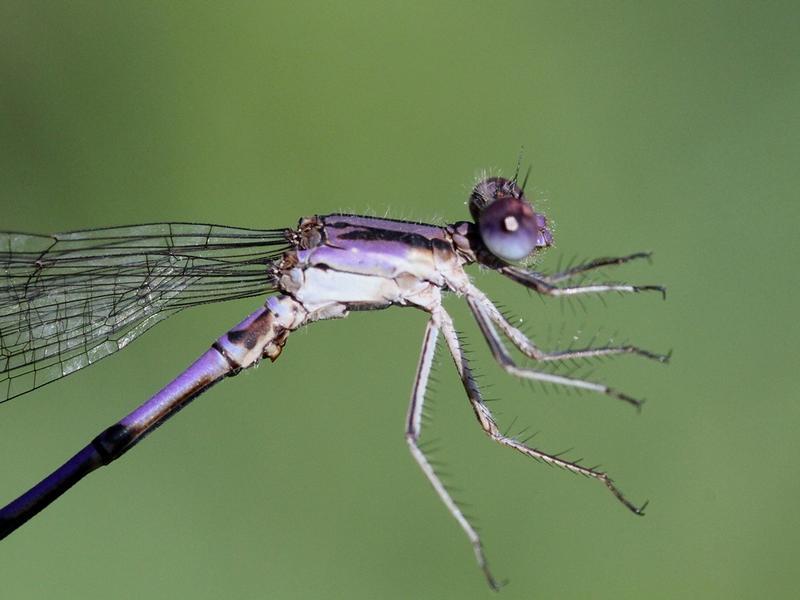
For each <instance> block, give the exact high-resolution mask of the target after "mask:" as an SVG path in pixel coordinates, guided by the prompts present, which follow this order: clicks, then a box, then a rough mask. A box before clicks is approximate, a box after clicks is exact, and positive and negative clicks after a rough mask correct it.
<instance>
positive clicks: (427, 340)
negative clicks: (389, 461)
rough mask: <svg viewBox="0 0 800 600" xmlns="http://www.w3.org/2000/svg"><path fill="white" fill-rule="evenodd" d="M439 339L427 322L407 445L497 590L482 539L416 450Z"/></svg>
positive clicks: (410, 413) (407, 419)
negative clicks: (465, 535)
mask: <svg viewBox="0 0 800 600" xmlns="http://www.w3.org/2000/svg"><path fill="white" fill-rule="evenodd" d="M438 337H439V326H438V325H437V324H436V322H435V320H434V318H431V320H430V321H428V326H427V328H426V330H425V337H424V339H423V341H422V351H421V353H420V357H419V364H418V365H417V374H416V377H415V378H414V388H413V390H412V392H411V403H410V404H409V407H408V416H407V418H406V442H407V443H408V447H409V449H410V450H411V455H412V456H413V457H414V460H416V461H417V464H419V466H420V468H421V469H422V472H423V473H424V474H425V477H427V478H428V481H430V483H431V485H432V486H433V489H434V490H435V491H436V493H437V494H438V496H439V498H440V499H441V500H442V502H444V505H445V506H446V507H447V510H449V511H450V514H451V515H453V517H454V518H455V520H456V521H458V524H459V525H460V526H461V528H462V529H463V530H464V533H466V534H467V538H469V541H470V543H471V544H472V550H473V551H474V552H475V558H476V559H477V561H478V565H479V566H480V568H481V570H482V571H483V574H484V575H485V576H486V580H487V582H488V583H489V586H490V587H491V588H492V589H493V590H498V589H500V585H499V584H498V582H497V581H496V580H495V579H494V577H493V576H492V573H491V571H490V570H489V565H488V562H487V561H486V555H485V554H484V552H483V546H482V544H481V539H480V536H479V535H478V532H477V531H475V528H474V527H473V526H472V524H471V523H470V522H469V520H468V519H467V517H466V516H465V515H464V513H463V512H462V511H461V509H460V508H459V507H458V505H457V504H456V503H455V501H454V500H453V498H452V497H451V496H450V494H449V493H448V491H447V489H446V488H445V486H444V484H443V483H442V481H441V479H439V477H438V476H437V475H436V471H435V470H434V468H433V466H432V465H431V463H430V462H429V461H428V459H427V457H426V456H425V453H424V452H423V451H422V449H421V448H420V447H419V437H420V432H421V429H422V407H423V404H424V402H425V389H426V387H427V385H428V378H429V376H430V373H431V364H432V363H433V357H434V354H435V353H436V340H437V338H438Z"/></svg>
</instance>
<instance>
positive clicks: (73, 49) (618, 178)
mask: <svg viewBox="0 0 800 600" xmlns="http://www.w3.org/2000/svg"><path fill="white" fill-rule="evenodd" d="M799 28H800V9H798V5H797V3H796V2H783V3H781V2H769V3H750V2H677V3H676V2H655V3H653V2H597V3H589V2H551V3H542V2H504V3H497V2H495V3H475V2H438V3H435V4H433V3H429V2H416V3H411V2H406V3H398V4H391V5H390V4H383V3H380V4H376V3H372V2H347V3H344V4H338V3H292V4H291V5H289V4H288V3H287V4H285V5H284V4H273V3H251V2H245V3H225V4H222V3H219V4H215V3H205V2H202V3H201V2H182V3H159V2H129V3H119V2H113V3H111V2H100V1H96V2H70V3H62V2H31V1H24V2H22V1H10V0H5V1H4V2H2V3H1V4H0V47H1V48H2V50H0V229H6V230H25V231H36V232H52V231H64V230H70V229H76V228H86V227H95V226H104V225H117V224H129V223H139V222H149V221H167V220H190V221H207V222H215V223H224V224H229V225H240V226H248V227H263V228H269V227H283V226H292V225H294V224H295V222H296V220H297V218H298V217H300V216H302V215H309V214H315V213H328V212H336V211H352V212H359V213H367V214H378V215H384V214H388V215H389V216H391V217H395V218H410V219H418V220H422V221H432V222H437V223H442V222H446V221H452V220H458V219H462V218H465V216H466V212H465V207H464V201H465V199H466V196H467V193H468V191H469V189H470V187H471V185H472V183H473V181H474V178H475V177H476V176H477V175H479V174H480V173H481V171H482V170H483V169H491V170H492V172H498V170H499V171H500V172H503V173H506V174H510V173H513V170H514V167H515V165H516V162H517V156H518V155H519V153H520V150H521V148H523V147H524V154H523V161H522V162H523V166H527V165H531V166H532V172H531V183H530V190H531V197H532V198H533V199H534V201H535V202H536V204H537V207H539V208H541V209H543V210H544V212H545V213H546V214H547V215H548V216H549V218H550V219H551V220H552V221H553V222H554V223H555V236H556V240H557V245H556V248H555V249H554V250H551V251H550V252H549V253H548V254H547V256H546V257H545V259H544V261H543V263H542V265H541V266H542V268H543V269H547V268H553V267H554V266H555V265H556V264H557V263H558V260H559V257H561V258H562V259H569V258H571V257H574V256H577V257H579V258H588V257H592V256H599V255H609V254H621V253H627V252H631V251H636V250H643V249H648V250H654V251H655V252H656V254H655V260H654V263H653V265H652V266H648V265H647V264H642V265H633V266H630V267H626V268H625V269H622V270H620V271H618V272H613V273H609V276H611V277H619V278H624V279H628V280H632V281H636V282H641V283H663V284H665V285H666V286H668V288H669V298H668V300H667V302H662V301H661V300H660V299H659V298H657V297H655V296H649V297H648V296H642V295H640V296H636V297H616V296H615V297H611V298H608V300H607V302H606V305H604V303H603V302H601V301H599V300H597V299H588V300H586V301H585V302H584V303H583V305H579V304H571V305H562V304H560V303H559V302H554V301H547V302H540V301H539V300H538V299H537V298H535V297H531V296H530V295H529V294H528V293H527V292H526V291H525V290H522V289H519V288H518V287H517V286H515V285H514V284H512V283H511V282H509V281H507V280H504V279H503V278H501V277H499V276H495V275H492V274H488V273H487V274H481V273H478V271H477V270H476V271H475V275H476V279H477V281H478V282H479V284H480V286H481V287H482V288H483V289H484V290H486V291H487V292H488V293H489V294H490V295H491V296H492V297H494V298H496V299H497V300H498V301H500V302H501V303H502V304H504V305H505V306H507V307H508V308H509V309H510V310H511V311H512V312H514V313H515V314H517V315H519V316H521V317H524V318H525V319H526V323H528V324H529V330H530V332H531V334H532V335H535V336H536V339H537V340H541V341H542V343H543V344H544V345H546V346H557V345H558V344H559V342H562V345H563V344H565V343H568V342H569V341H570V339H571V338H572V336H576V337H577V338H579V339H580V340H588V339H590V338H591V337H592V335H593V334H594V333H595V332H597V331H600V332H601V333H600V336H601V337H602V336H609V335H612V334H614V332H615V331H617V330H619V331H620V336H617V338H616V339H619V338H620V337H622V338H624V339H629V340H632V341H635V342H637V343H640V344H642V345H644V346H647V347H648V348H652V349H654V350H656V351H666V350H669V349H670V348H672V349H673V350H674V353H675V354H674V359H673V363H672V364H671V365H670V366H668V367H664V366H661V365H658V364H653V363H649V362H647V361H644V360H637V359H636V358H630V357H623V358H622V359H620V360H618V361H615V362H613V363H609V364H606V365H604V366H603V367H602V368H600V369H598V371H597V372H596V373H595V377H598V378H601V379H603V380H605V381H608V382H610V383H612V384H613V385H615V386H617V387H620V388H622V389H624V390H625V391H628V392H629V393H631V394H634V395H639V396H644V397H646V398H647V399H648V403H647V405H646V407H645V410H644V411H643V413H642V414H641V415H637V414H635V411H633V410H631V409H630V408H629V407H627V406H624V405H620V403H617V402H614V401H612V400H610V399H608V398H605V397H601V396H597V395H591V394H586V395H581V396H575V395H574V394H573V395H565V394H563V393H562V394H555V393H547V394H545V393H542V390H541V389H539V388H534V389H533V390H531V389H529V388H528V387H526V386H522V385H520V384H519V383H518V382H516V381H514V380H512V379H511V378H510V377H508V376H506V375H504V374H503V373H502V372H501V371H500V369H499V368H497V367H496V365H495V364H494V363H493V362H492V360H491V357H490V356H489V354H488V352H487V351H486V349H485V345H484V343H483V342H482V340H481V339H480V334H479V332H478V331H477V328H476V327H475V325H474V323H472V321H471V319H470V318H469V315H468V313H467V311H466V310H465V308H464V306H463V303H462V302H460V301H458V300H457V299H455V298H452V299H450V300H449V301H448V303H447V306H448V307H449V308H450V309H451V310H452V312H453V314H454V317H455V318H456V320H457V323H458V325H459V327H460V328H461V329H462V330H463V331H464V333H465V335H467V336H468V337H469V338H470V340H471V342H472V345H471V347H472V349H473V351H474V352H473V354H472V358H473V360H474V362H475V366H476V370H478V371H479V372H480V373H482V375H483V378H482V379H481V382H482V384H483V385H484V386H485V387H486V388H487V394H488V395H489V396H490V397H493V398H499V399H501V400H499V401H498V402H495V403H494V404H493V405H492V406H493V408H494V409H495V410H496V411H497V412H498V417H499V419H500V421H501V423H502V424H503V425H504V426H508V425H510V424H511V423H512V422H514V431H516V430H517V429H520V428H522V427H523V426H525V425H530V426H531V427H532V430H535V431H539V432H540V433H539V435H538V437H537V438H536V439H535V442H536V444H537V445H538V446H540V447H542V448H544V449H549V450H551V451H560V450H564V449H565V448H569V447H574V448H575V450H573V451H572V452H571V453H570V455H571V456H572V457H575V458H577V457H578V456H583V457H585V458H586V460H587V462H588V463H590V464H591V463H602V465H603V466H604V468H606V469H607V470H608V471H609V472H610V473H611V474H612V475H613V476H614V477H615V480H616V481H617V483H618V484H619V485H620V486H621V487H622V489H623V490H624V491H625V492H626V493H628V494H629V495H630V496H631V497H632V498H633V499H634V500H635V501H643V500H645V499H647V498H649V499H650V500H651V505H650V508H649V510H648V515H647V516H646V517H645V518H644V519H639V518H636V517H634V516H632V515H630V514H629V513H628V512H626V511H625V510H624V508H622V507H621V506H620V505H619V504H618V503H617V502H616V501H614V499H613V498H612V497H611V496H610V494H608V493H607V492H606V491H605V490H604V489H603V488H602V486H601V485H599V484H597V483H595V482H592V481H588V480H585V479H583V478H580V477H576V476H573V475H570V474H568V473H565V472H561V471H558V470H554V469H550V468H547V467H545V466H542V465H537V464H535V463H533V462H532V461H530V460H528V459H526V458H525V457H523V456H521V455H518V454H515V453H513V452H511V451H509V450H506V449H503V448H500V447H499V446H496V445H494V444H493V443H492V442H490V441H489V440H488V439H487V438H485V436H483V434H482V433H481V431H480V429H479V428H478V426H477V425H476V423H475V422H474V417H473V416H472V413H471V410H470V408H469V406H468V404H467V401H466V399H465V398H464V396H463V392H462V390H461V388H460V385H459V383H458V381H457V378H456V376H455V373H454V370H453V368H452V365H451V362H450V361H449V359H446V358H444V357H442V358H441V359H440V361H439V362H440V366H439V368H438V379H439V381H438V383H437V384H436V385H435V386H434V389H433V390H432V391H431V393H430V394H429V395H430V397H431V399H432V400H433V401H434V407H433V410H432V413H431V414H432V417H433V420H434V424H433V426H432V427H431V428H430V430H428V435H427V439H430V438H436V439H438V440H440V445H441V446H442V447H443V448H442V450H441V451H439V453H437V454H436V455H435V458H437V459H438V460H440V461H441V462H443V463H444V465H445V466H444V469H443V470H444V471H446V472H447V473H448V475H447V477H446V480H447V481H448V482H449V483H450V484H451V485H453V486H454V487H456V488H458V490H459V491H458V492H457V493H456V497H457V499H459V500H461V501H463V502H465V503H469V504H470V505H471V506H470V509H469V512H470V513H471V514H473V515H475V516H476V517H477V519H478V522H479V524H480V526H481V529H482V531H483V535H484V541H485V546H486V550H487V553H488V555H489V558H490V561H491V564H492V566H493V567H494V570H495V572H496V574H497V576H498V577H500V578H508V579H510V585H509V586H508V587H506V588H505V589H504V590H503V592H502V597H504V598H531V597H535V598H587V597H592V598H605V597H608V598H678V597H682V598H686V597H694V598H723V597H724V598H733V597H736V598H753V597H771V598H776V597H793V596H794V594H793V593H792V592H793V590H795V592H796V587H797V584H796V577H795V570H796V566H795V565H796V562H797V558H796V554H795V553H796V552H797V548H798V542H800V532H799V531H798V525H797V523H798V520H800V519H799V518H798V516H797V510H796V505H797V498H798V496H799V495H800V485H799V484H798V476H797V474H798V468H797V466H796V463H795V460H796V459H797V453H798V452H797V451H798V443H797V424H798V418H799V417H800V402H798V394H797V384H796V382H795V381H794V380H793V379H792V376H791V369H793V368H796V362H797V357H798V351H797V349H796V348H795V346H794V344H795V343H796V342H797V339H798V333H800V332H799V331H798V325H797V319H796V311H795V310H794V308H795V305H796V301H797V300H796V293H797V284H796V281H797V275H796V273H795V271H794V269H795V267H796V265H795V262H796V258H797V242H796V229H797V226H796V223H797V220H798V217H800V208H799V205H798V201H797V199H798V192H797V190H798V189H799V188H800V175H798V172H799V171H800V167H799V166H798V152H799V151H800V122H799V119H800V117H799V116H798V114H799V112H798V107H800V36H798V34H797V32H798V31H799V30H800V29H799ZM260 302H261V301H260V300H258V299H252V300H250V301H244V302H238V303H232V304H224V305H217V306H210V307H205V308H201V309H196V310H193V311H190V312H187V313H183V314H180V315H178V316H176V317H174V318H172V319H171V320H169V321H168V322H167V323H164V324H162V325H161V326H159V327H158V328H157V329H156V330H155V331H153V332H151V333H149V334H147V335H145V336H144V337H143V338H141V339H140V340H139V341H137V343H135V344H133V345H132V346H131V347H130V348H128V349H126V351H125V352H123V353H121V354H117V355H115V356H113V357H112V358H109V359H108V360H106V361H103V362H102V363H101V364H100V365H98V366H96V367H95V368H92V369H88V370H85V371H82V372H80V373H77V374H75V375H74V376H72V377H69V378H68V379H66V380H63V381H61V382H59V383H57V384H54V385H51V386H48V387H46V388H44V389H42V390H39V391H37V392H35V393H33V394H30V395H28V396H25V397H22V398H19V399H17V400H15V401H13V402H10V403H8V404H6V405H3V406H2V407H0V453H2V456H3V459H2V468H0V496H2V498H0V501H3V502H4V501H6V500H10V499H12V498H13V497H15V496H16V495H17V494H19V493H20V492H22V491H24V490H25V489H27V488H28V487H29V486H30V485H31V484H33V483H34V482H35V481H37V480H38V479H39V478H40V477H42V476H43V475H45V474H46V473H48V472H49V471H50V470H52V469H53V468H54V467H55V466H57V465H58V464H60V463H61V462H62V461H63V460H65V459H66V458H67V457H68V456H71V455H72V453H73V452H74V451H76V450H77V449H78V448H79V447H80V446H82V445H83V444H84V443H86V442H87V441H88V440H89V439H91V438H92V437H93V436H94V435H95V434H97V433H98V432H99V431H100V430H102V429H103V428H105V427H106V426H107V425H109V424H111V423H112V422H114V421H115V420H116V419H118V418H119V417H121V416H122V415H123V414H125V413H126V412H128V411H129V410H130V409H131V408H133V407H134V406H135V405H137V404H139V403H140V402H141V401H143V400H144V399H146V398H147V397H148V396H149V395H150V394H151V393H153V392H154V391H155V390H157V389H158V388H159V387H160V386H161V385H162V384H164V383H165V382H167V381H168V380H169V379H170V378H172V377H173V376H174V375H175V374H176V373H178V372H179V370H180V369H182V368H183V367H184V366H185V365H187V364H188V363H189V362H190V361H191V360H192V359H194V357H195V356H197V355H198V354H199V353H200V352H202V351H204V350H205V349H206V348H207V346H208V344H209V343H210V342H211V341H212V340H213V339H214V338H215V337H216V336H217V335H219V334H220V333H221V332H223V331H225V330H226V329H227V328H228V327H229V326H231V325H232V324H234V323H236V322H238V321H239V320H240V319H241V318H242V316H243V315H245V314H247V313H249V312H250V311H251V310H252V309H253V308H254V307H255V306H257V305H258V304H259V303H260ZM424 322H425V316H424V314H422V313H418V312H415V311H402V310H391V311H385V312H380V313H360V314H355V315H352V316H351V317H350V318H349V319H347V320H346V321H336V322H328V323H321V324H318V325H314V326H313V327H310V328H309V329H308V330H307V331H303V332H301V333H298V334H296V335H295V336H293V337H292V338H291V339H290V340H289V343H288V346H287V349H286V352H285V353H284V355H283V356H282V357H281V359H280V360H279V361H278V362H276V363H275V364H267V365H263V366H262V367H261V368H259V369H257V370H254V371H252V372H248V373H246V374H244V375H242V376H240V377H237V378H236V379H233V380H229V381H226V382H225V383H224V384H222V385H220V386H218V387H216V388H214V389H213V390H212V391H211V392H209V393H208V394H206V395H205V396H203V397H202V398H201V399H199V400H198V401H197V402H195V404H193V405H192V407H191V408H190V409H188V410H186V411H184V412H183V413H181V414H180V415H179V417H178V418H176V419H175V420H174V421H173V422H170V423H169V424H167V425H165V426H164V427H163V428H161V429H160V430H159V431H158V432H157V433H156V434H154V435H153V436H152V437H150V438H149V439H148V440H147V441H146V443H143V444H142V445H141V446H138V447H137V448H136V450H135V451H134V452H131V453H130V454H128V455H126V456H125V458H124V459H123V460H121V461H119V462H118V463H115V464H114V466H112V467H111V468H108V469H103V470H101V471H99V472H98V473H96V474H94V475H92V476H91V477H89V478H88V479H87V480H85V481H83V482H82V483H80V484H79V485H78V486H77V487H76V488H75V489H74V490H72V491H71V492H70V493H68V494H67V495H66V496H65V497H64V498H62V499H61V500H59V501H58V502H56V503H55V504H54V505H53V506H52V507H50V508H49V509H47V510H46V511H45V512H43V513H42V514H41V515H40V516H38V517H37V518H35V519H34V520H33V521H32V522H31V523H30V524H28V525H27V526H25V527H24V528H23V529H21V530H19V531H18V532H16V533H14V534H13V535H12V536H11V537H9V538H8V539H7V540H5V541H4V542H3V543H2V544H0V581H2V584H0V585H2V596H3V597H4V598H15V599H24V598H84V599H88V598H107V597H114V598H142V597H147V598H176V597H177V598H196V599H199V598H220V597H226V598H488V597H491V592H489V590H488V589H487V587H486V585H485V583H484V581H483V579H482V576H481V573H480V571H479V569H478V568H477V567H476V565H475V564H474V561H473V557H472V553H471V550H470V547H469V545H468V543H467V541H466V539H465V538H464V536H463V534H462V532H461V531H460V529H459V528H458V527H457V525H456V523H455V522H454V521H453V520H452V519H451V517H450V516H449V515H448V514H447V513H446V511H445V509H444V508H443V506H442V505H441V504H440V502H439V501H438V499H437V498H436V497H435V495H434V493H433V491H432V490H431V489H430V487H429V485H428V484H427V482H426V481H425V479H424V478H423V476H422V475H421V473H419V472H418V469H417V467H416V465H415V464H414V462H413V460H412V459H411V457H410V456H409V455H408V451H407V448H406V445H405V443H404V441H403V436H402V433H403V427H404V417H405V412H406V406H407V402H408V396H409V391H410V387H411V381H412V377H413V373H414V369H415V363H416V360H417V356H418V352H419V344H420V341H421V336H422V331H423V327H424ZM515 418H516V421H514V419H515Z"/></svg>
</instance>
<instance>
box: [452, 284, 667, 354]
mask: <svg viewBox="0 0 800 600" xmlns="http://www.w3.org/2000/svg"><path fill="white" fill-rule="evenodd" d="M466 297H467V302H468V303H469V307H470V309H471V310H472V314H474V315H475V318H476V319H478V324H479V325H480V326H481V329H483V325H481V317H480V316H479V313H483V315H484V316H485V317H488V318H489V319H491V320H492V321H493V322H494V323H495V324H496V325H497V326H498V327H500V329H501V330H502V331H503V333H504V334H505V335H506V337H508V339H509V340H511V343H512V344H514V346H516V347H517V348H518V349H519V351H520V352H522V354H524V355H525V356H527V357H528V358H532V359H533V360H538V361H542V362H546V361H554V360H570V359H579V358H594V357H601V356H613V355H615V354H636V355H639V356H644V357H645V358H649V359H651V360H655V361H658V362H669V358H670V357H669V355H666V354H656V353H654V352H650V351H649V350H645V349H643V348H639V347H637V346H631V345H625V346H603V347H599V348H580V349H577V350H561V351H558V352H545V351H544V350H541V349H540V348H538V347H537V346H536V345H535V344H534V343H533V342H532V341H531V340H530V339H528V337H527V336H526V335H525V334H524V333H522V332H521V331H520V330H519V329H517V328H516V327H514V326H513V325H512V324H511V323H509V322H508V319H506V318H505V317H504V316H503V313H501V312H500V310H498V308H497V307H496V306H495V305H494V303H493V302H492V301H491V300H489V298H488V297H487V296H486V294H484V293H483V292H482V291H480V290H479V289H478V288H476V287H475V286H474V285H470V286H469V287H468V288H467V293H466ZM484 335H485V334H484Z"/></svg>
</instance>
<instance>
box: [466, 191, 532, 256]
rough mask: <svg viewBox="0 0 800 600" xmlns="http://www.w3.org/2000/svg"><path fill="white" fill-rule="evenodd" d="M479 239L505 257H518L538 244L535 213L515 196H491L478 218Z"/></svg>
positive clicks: (525, 254) (495, 252) (492, 251)
mask: <svg viewBox="0 0 800 600" xmlns="http://www.w3.org/2000/svg"><path fill="white" fill-rule="evenodd" d="M478 230H479V231H480V234H481V239H482V240H483V243H484V245H485V246H486V247H487V248H488V249H489V251H490V252H491V253H492V254H494V255H495V256H497V257H498V258H501V259H503V260H506V261H515V260H522V259H523V258H525V257H526V256H528V255H529V254H530V253H531V252H533V251H534V249H535V248H536V246H537V245H539V241H540V235H539V228H538V226H537V223H536V214H535V213H534V212H533V209H532V208H531V205H530V204H528V203H527V202H525V200H521V199H519V198H503V199H501V200H495V201H494V202H492V203H491V204H489V205H488V206H487V207H486V208H484V209H483V211H481V214H480V217H479V218H478Z"/></svg>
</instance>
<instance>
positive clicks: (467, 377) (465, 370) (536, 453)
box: [437, 308, 647, 515]
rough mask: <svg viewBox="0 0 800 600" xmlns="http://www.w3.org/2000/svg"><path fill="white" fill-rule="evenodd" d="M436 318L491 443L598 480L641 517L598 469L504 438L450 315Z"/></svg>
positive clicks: (641, 509)
mask: <svg viewBox="0 0 800 600" xmlns="http://www.w3.org/2000/svg"><path fill="white" fill-rule="evenodd" d="M437 315H438V317H439V321H440V326H441V328H442V334H443V335H444V338H445V341H446V342H447V347H448V349H449V350H450V355H451V356H452V357H453V360H454V361H455V364H456V369H457V370H458V374H459V376H460V377H461V382H462V384H463V385H464V389H465V390H466V392H467V397H468V398H469V402H470V404H471V405H472V410H473V411H474V412H475V416H476V417H477V418H478V422H479V423H480V425H481V428H483V430H484V432H485V433H486V434H487V435H488V436H489V437H490V438H492V439H493V440H494V441H496V442H498V443H499V444H502V445H503V446H508V447H509V448H513V449H514V450H516V451H518V452H521V453H522V454H524V455H526V456H530V457H531V458H534V459H536V460H541V461H544V462H546V463H548V464H550V465H554V466H557V467H561V468H563V469H566V470H568V471H571V472H573V473H578V474H580V475H585V476H587V477H591V478H593V479H597V480H598V481H601V482H602V483H603V484H604V485H605V486H606V487H607V488H608V490H609V491H610V492H611V493H612V494H614V496H615V497H616V498H617V500H619V501H620V502H621V503H622V504H624V505H625V507H626V508H627V509H628V510H630V511H631V512H633V513H634V514H637V515H643V514H644V509H645V507H646V506H647V503H646V502H645V503H644V504H643V505H642V506H636V505H635V504H634V503H633V502H631V501H630V500H628V499H627V498H626V497H625V496H624V495H623V494H622V492H621V491H620V490H619V488H617V486H615V485H614V482H613V481H612V480H611V478H610V477H609V476H608V474H607V473H605V472H603V471H598V470H597V469H593V468H587V467H584V466H583V465H580V464H578V463H577V462H571V461H568V460H564V459H562V458H559V457H558V456H555V455H553V454H547V453H546V452H542V451H541V450H538V449H536V448H532V447H530V446H526V445H525V444H523V443H521V442H519V441H517V440H515V439H513V438H510V437H508V436H506V435H504V434H503V433H502V432H501V431H500V428H499V427H498V425H497V423H496V422H495V420H494V417H493V416H492V413H491V411H490V410H489V408H488V407H487V406H486V404H484V402H483V399H482V398H481V393H480V390H479V389H478V386H477V384H476V383H475V379H474V378H473V376H472V371H471V370H470V367H469V363H468V362H467V359H466V357H465V356H464V354H463V353H462V352H461V346H460V344H459V342H458V335H457V334H456V331H455V328H454V327H453V321H452V319H451V318H450V315H448V314H447V312H445V310H444V309H441V308H440V309H439V310H438V312H437Z"/></svg>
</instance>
